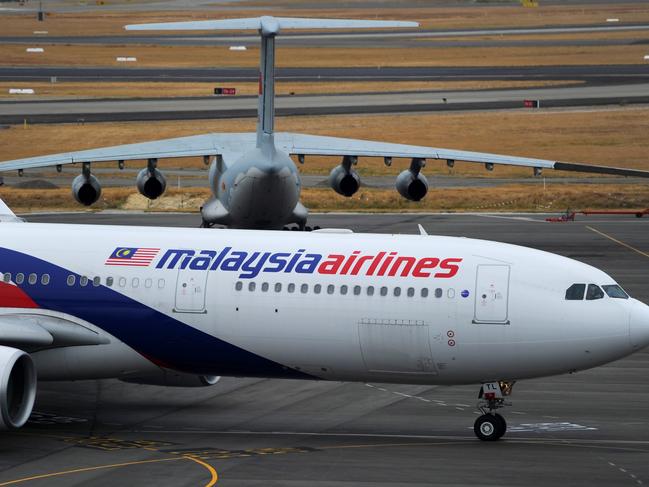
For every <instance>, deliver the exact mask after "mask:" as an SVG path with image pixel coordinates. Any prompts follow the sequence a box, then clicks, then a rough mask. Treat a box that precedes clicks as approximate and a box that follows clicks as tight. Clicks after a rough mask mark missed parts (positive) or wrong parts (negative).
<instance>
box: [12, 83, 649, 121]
mask: <svg viewBox="0 0 649 487" xmlns="http://www.w3.org/2000/svg"><path fill="white" fill-rule="evenodd" d="M524 100H538V101H539V103H540V107H541V108H543V107H545V108H553V107H575V106H595V105H613V104H623V105H626V104H631V103H636V104H646V103H649V83H637V84H635V83H634V84H626V85H616V86H615V89H612V88H611V87H610V86H606V85H602V86H580V87H554V88H538V89H537V88H532V89H508V90H478V91H453V90H448V91H435V92H428V91H426V92H400V93H364V94H351V95H304V96H279V97H276V99H275V113H276V115H277V116H295V115H324V114H368V113H405V112H426V111H457V110H462V111H466V110H489V109H508V108H522V107H523V104H524ZM257 104H258V99H257V97H249V96H242V97H211V98H194V99H190V98H184V99H175V98H170V99H164V98H158V99H152V100H139V99H132V100H69V101H50V102H47V101H37V102H29V101H25V102H21V103H13V102H6V103H2V104H0V123H5V124H19V123H23V121H27V122H28V123H65V122H68V123H69V122H80V121H81V122H84V123H85V122H104V121H135V120H140V121H143V120H192V119H207V118H240V117H256V116H257Z"/></svg>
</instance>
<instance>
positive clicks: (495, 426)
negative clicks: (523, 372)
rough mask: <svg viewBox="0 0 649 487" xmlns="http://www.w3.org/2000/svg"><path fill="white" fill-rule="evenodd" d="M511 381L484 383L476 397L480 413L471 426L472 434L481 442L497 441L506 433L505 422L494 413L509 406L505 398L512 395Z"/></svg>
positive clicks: (512, 385)
mask: <svg viewBox="0 0 649 487" xmlns="http://www.w3.org/2000/svg"><path fill="white" fill-rule="evenodd" d="M513 387H514V382H513V381H500V382H486V383H484V384H482V387H481V388H480V394H479V395H478V399H479V402H478V410H479V411H480V412H481V413H482V415H481V416H479V417H478V419H476V420H475V423H474V425H473V432H474V433H475V435H476V436H477V437H478V438H479V439H481V440H482V441H497V440H499V439H500V438H501V437H502V436H503V435H504V434H505V432H506V431H507V422H506V421H505V418H503V417H502V416H501V415H500V414H498V413H497V412H496V411H497V410H498V409H499V408H502V407H505V406H509V405H510V404H509V403H506V402H505V397H507V396H509V395H510V394H511V393H512V388H513Z"/></svg>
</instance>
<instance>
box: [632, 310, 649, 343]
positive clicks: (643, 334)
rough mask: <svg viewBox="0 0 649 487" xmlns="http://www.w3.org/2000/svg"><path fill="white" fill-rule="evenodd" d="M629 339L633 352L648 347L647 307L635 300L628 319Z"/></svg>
mask: <svg viewBox="0 0 649 487" xmlns="http://www.w3.org/2000/svg"><path fill="white" fill-rule="evenodd" d="M629 339H630V340H631V347H633V348H634V349H635V350H639V349H641V348H644V347H646V346H647V345H649V306H647V305H646V304H644V303H641V302H640V301H637V300H636V301H635V303H634V305H633V308H632V309H631V315H630V317H629Z"/></svg>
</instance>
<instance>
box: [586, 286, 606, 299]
mask: <svg viewBox="0 0 649 487" xmlns="http://www.w3.org/2000/svg"><path fill="white" fill-rule="evenodd" d="M603 297H604V291H602V288H600V287H599V286H598V285H597V284H589V285H588V289H587V290H586V299H587V300H588V301H593V300H594V299H602V298H603Z"/></svg>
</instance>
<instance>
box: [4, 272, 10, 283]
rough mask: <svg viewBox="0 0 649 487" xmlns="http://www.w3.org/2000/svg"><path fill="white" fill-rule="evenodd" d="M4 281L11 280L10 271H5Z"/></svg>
mask: <svg viewBox="0 0 649 487" xmlns="http://www.w3.org/2000/svg"><path fill="white" fill-rule="evenodd" d="M4 281H5V282H11V272H7V273H6V274H5V277H4Z"/></svg>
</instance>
